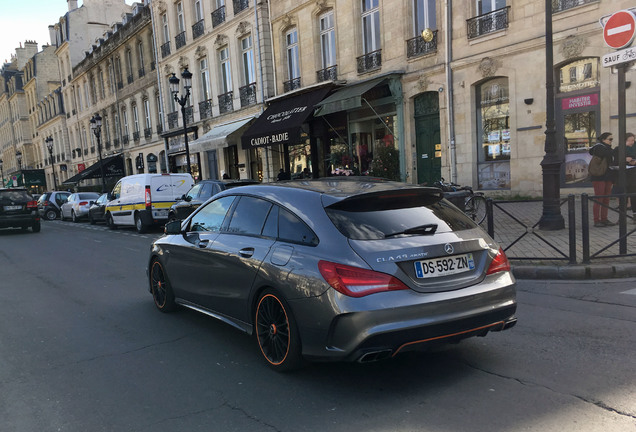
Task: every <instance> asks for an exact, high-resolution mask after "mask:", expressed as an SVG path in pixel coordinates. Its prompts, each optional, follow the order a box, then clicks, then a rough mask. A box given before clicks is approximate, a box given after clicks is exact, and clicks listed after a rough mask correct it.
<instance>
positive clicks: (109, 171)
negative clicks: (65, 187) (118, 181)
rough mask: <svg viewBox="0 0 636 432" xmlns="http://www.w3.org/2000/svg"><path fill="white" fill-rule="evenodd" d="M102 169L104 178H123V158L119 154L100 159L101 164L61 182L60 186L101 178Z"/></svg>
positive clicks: (96, 164)
mask: <svg viewBox="0 0 636 432" xmlns="http://www.w3.org/2000/svg"><path fill="white" fill-rule="evenodd" d="M101 166H103V167H104V177H123V176H124V157H123V156H122V155H120V154H118V155H115V156H111V157H108V158H105V159H102V162H101V164H100V163H99V162H97V163H95V164H93V165H91V166H89V167H88V168H86V169H85V170H84V171H82V172H81V173H79V174H77V175H74V176H73V177H71V178H70V179H68V180H66V181H64V182H62V184H75V183H79V182H81V181H82V180H86V179H96V178H101V177H102V170H101V169H100V167H101Z"/></svg>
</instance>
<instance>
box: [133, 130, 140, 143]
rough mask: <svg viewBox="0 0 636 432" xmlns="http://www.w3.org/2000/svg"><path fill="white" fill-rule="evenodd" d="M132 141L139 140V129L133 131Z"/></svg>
mask: <svg viewBox="0 0 636 432" xmlns="http://www.w3.org/2000/svg"><path fill="white" fill-rule="evenodd" d="M133 141H139V131H134V132H133Z"/></svg>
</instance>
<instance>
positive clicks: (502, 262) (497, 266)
mask: <svg viewBox="0 0 636 432" xmlns="http://www.w3.org/2000/svg"><path fill="white" fill-rule="evenodd" d="M502 271H510V261H508V257H506V254H505V253H504V251H503V250H502V249H501V248H499V252H497V255H496V256H495V258H493V260H492V262H491V263H490V266H489V267H488V271H487V272H486V274H493V273H497V272H502Z"/></svg>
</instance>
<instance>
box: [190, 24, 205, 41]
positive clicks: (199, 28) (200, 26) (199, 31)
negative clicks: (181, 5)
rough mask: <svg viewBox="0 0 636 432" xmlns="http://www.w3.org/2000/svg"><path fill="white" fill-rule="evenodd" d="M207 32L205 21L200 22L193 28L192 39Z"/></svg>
mask: <svg viewBox="0 0 636 432" xmlns="http://www.w3.org/2000/svg"><path fill="white" fill-rule="evenodd" d="M204 32H205V21H204V20H201V21H198V22H197V23H196V24H194V25H193V26H192V39H196V38H198V37H199V36H201V35H203V33H204Z"/></svg>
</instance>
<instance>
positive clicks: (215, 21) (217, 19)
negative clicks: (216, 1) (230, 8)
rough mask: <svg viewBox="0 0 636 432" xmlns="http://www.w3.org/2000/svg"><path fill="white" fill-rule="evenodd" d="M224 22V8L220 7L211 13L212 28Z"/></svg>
mask: <svg viewBox="0 0 636 432" xmlns="http://www.w3.org/2000/svg"><path fill="white" fill-rule="evenodd" d="M224 22H225V6H221V7H220V8H218V9H217V10H215V11H214V12H212V28H214V27H216V26H218V25H220V24H223V23H224Z"/></svg>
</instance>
